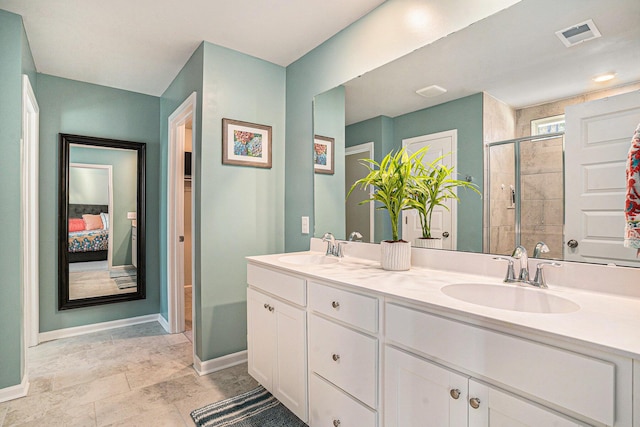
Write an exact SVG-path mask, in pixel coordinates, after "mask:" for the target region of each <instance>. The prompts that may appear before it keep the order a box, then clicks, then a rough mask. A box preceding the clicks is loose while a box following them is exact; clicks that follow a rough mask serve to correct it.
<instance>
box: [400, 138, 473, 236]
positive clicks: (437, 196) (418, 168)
mask: <svg viewBox="0 0 640 427" xmlns="http://www.w3.org/2000/svg"><path fill="white" fill-rule="evenodd" d="M425 148H426V149H428V148H429V147H428V146H427V147H425ZM448 155H450V153H449V154H445V155H443V156H440V157H438V158H437V159H435V160H433V161H432V162H431V163H429V164H427V165H425V164H423V162H422V157H423V156H420V158H418V157H414V158H413V169H412V171H413V179H412V180H411V188H410V189H409V192H410V194H411V197H410V200H409V205H410V206H411V208H413V209H415V210H416V211H418V215H419V217H420V225H421V227H422V237H419V238H417V239H416V241H415V246H418V247H423V248H442V239H441V238H439V237H434V236H432V235H431V220H432V216H433V211H434V209H435V208H436V207H438V206H441V207H443V208H445V209H447V210H449V207H448V206H447V201H448V200H450V199H454V200H456V201H457V202H460V198H459V197H458V195H457V194H456V189H457V188H459V187H460V188H467V189H471V190H472V191H475V192H476V193H478V194H479V195H480V194H481V193H480V191H479V190H478V186H477V185H475V184H473V183H471V182H468V181H463V180H460V179H455V178H453V169H454V168H453V166H447V165H444V164H442V163H441V161H442V159H444V158H445V157H447V156H448Z"/></svg>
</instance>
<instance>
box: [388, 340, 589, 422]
mask: <svg viewBox="0 0 640 427" xmlns="http://www.w3.org/2000/svg"><path fill="white" fill-rule="evenodd" d="M425 420H426V423H425ZM384 425H385V427H423V426H425V425H429V426H450V427H466V426H470V427H525V426H532V427H538V426H545V427H546V426H549V427H551V426H553V427H578V426H581V425H584V424H579V423H577V422H576V421H573V420H570V419H569V418H565V417H562V416H560V415H558V414H556V413H553V412H551V411H550V410H548V409H544V408H542V407H539V406H537V405H534V404H533V403H531V402H527V401H526V400H524V399H520V398H517V397H514V396H513V395H509V394H508V393H505V392H503V391H500V390H498V389H496V388H494V387H490V386H487V385H485V384H483V383H480V382H478V381H476V380H474V379H471V378H469V377H467V376H465V375H462V374H461V373H459V372H455V371H453V370H450V369H447V368H444V367H442V366H440V365H438V364H436V363H433V362H430V361H427V360H425V359H423V358H421V357H418V356H415V355H411V354H409V353H406V352H404V351H402V350H399V349H396V348H394V347H390V346H387V347H386V348H385V423H384Z"/></svg>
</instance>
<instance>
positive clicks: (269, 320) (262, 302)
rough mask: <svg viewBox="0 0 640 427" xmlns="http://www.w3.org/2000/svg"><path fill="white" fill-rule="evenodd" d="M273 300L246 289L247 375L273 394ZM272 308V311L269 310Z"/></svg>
mask: <svg viewBox="0 0 640 427" xmlns="http://www.w3.org/2000/svg"><path fill="white" fill-rule="evenodd" d="M274 301H275V300H274V299H273V298H270V297H268V296H266V295H264V294H261V293H260V292H256V291H254V290H253V289H250V288H249V289H247V350H248V351H247V353H248V365H249V374H251V376H252V377H253V378H255V380H256V381H258V382H259V383H260V384H262V385H263V386H264V388H266V389H267V390H269V391H270V392H272V393H273V367H274V363H275V362H274V361H275V356H276V337H275V316H274V315H273V312H274V311H275V302H274ZM270 307H273V310H271V311H270V310H269V308H270Z"/></svg>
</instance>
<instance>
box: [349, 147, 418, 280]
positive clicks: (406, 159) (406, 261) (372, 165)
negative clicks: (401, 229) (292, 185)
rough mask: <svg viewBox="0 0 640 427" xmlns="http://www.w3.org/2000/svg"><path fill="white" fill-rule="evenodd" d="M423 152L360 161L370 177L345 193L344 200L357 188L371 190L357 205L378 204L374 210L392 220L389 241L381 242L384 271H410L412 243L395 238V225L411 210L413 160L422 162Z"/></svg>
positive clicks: (396, 235) (403, 152)
mask: <svg viewBox="0 0 640 427" xmlns="http://www.w3.org/2000/svg"><path fill="white" fill-rule="evenodd" d="M425 152H426V150H419V151H417V152H415V153H413V154H411V155H409V154H408V153H407V151H406V150H405V149H404V148H402V149H401V150H398V151H397V152H394V151H391V152H390V153H389V154H387V155H386V156H385V157H384V158H383V159H382V161H381V162H380V163H377V162H376V161H375V160H372V159H362V162H363V163H362V164H363V165H364V166H366V167H367V168H368V169H369V174H368V175H367V176H365V177H364V178H361V179H359V180H357V181H356V182H355V183H354V184H353V185H352V186H351V189H350V190H349V193H347V198H348V197H349V195H350V194H351V192H352V191H353V190H354V189H355V188H356V187H358V186H360V187H361V188H362V189H367V188H368V187H369V186H373V187H374V191H373V194H372V195H371V197H370V198H369V199H366V200H363V201H361V202H360V204H364V203H369V202H372V201H373V202H378V203H379V204H380V206H379V207H378V208H377V209H386V210H387V212H389V218H390V220H391V232H392V233H391V234H392V240H384V241H382V242H381V251H382V255H381V264H382V268H383V269H385V270H408V269H409V268H410V267H411V242H406V241H404V240H401V239H400V238H399V235H398V221H399V219H400V214H401V212H402V211H403V210H405V209H411V208H412V207H413V204H414V201H413V199H412V188H414V186H415V183H414V177H413V170H414V169H415V164H416V163H415V161H416V159H418V158H419V159H420V161H421V160H422V156H424V153H425Z"/></svg>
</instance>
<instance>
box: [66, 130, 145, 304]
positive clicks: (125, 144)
mask: <svg viewBox="0 0 640 427" xmlns="http://www.w3.org/2000/svg"><path fill="white" fill-rule="evenodd" d="M71 144H74V145H87V146H93V147H105V148H120V149H125V150H134V151H136V152H137V155H138V194H137V214H136V216H137V218H136V222H137V224H136V226H137V230H136V232H137V235H136V239H137V241H136V243H137V250H138V260H137V263H136V264H137V269H138V273H137V279H138V287H137V290H136V292H132V293H128V294H119V295H104V296H99V297H92V298H81V299H74V300H70V299H69V255H68V254H69V252H68V245H69V238H68V235H69V221H68V214H69V209H68V207H69V147H70V145H71ZM145 160H146V144H145V143H143V142H130V141H120V140H115V139H105V138H95V137H90V136H80V135H69V134H63V133H61V134H60V153H59V165H58V171H59V182H58V310H68V309H70V308H79V307H90V306H95V305H101V304H111V303H116V302H123V301H133V300H139V299H145V298H146V250H145V248H146V238H145V236H146V228H145V217H146V216H145V215H146V210H145V188H146V186H145V176H146V173H145V171H146V170H145Z"/></svg>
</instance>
